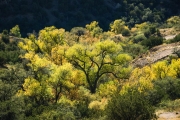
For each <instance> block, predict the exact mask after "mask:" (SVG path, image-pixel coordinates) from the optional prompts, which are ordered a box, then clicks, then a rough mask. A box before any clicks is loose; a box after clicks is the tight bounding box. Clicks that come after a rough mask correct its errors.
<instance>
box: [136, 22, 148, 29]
mask: <svg viewBox="0 0 180 120" xmlns="http://www.w3.org/2000/svg"><path fill="white" fill-rule="evenodd" d="M148 27H149V24H148V23H147V22H144V23H141V24H136V25H135V28H137V29H138V30H146V29H147V28H148Z"/></svg>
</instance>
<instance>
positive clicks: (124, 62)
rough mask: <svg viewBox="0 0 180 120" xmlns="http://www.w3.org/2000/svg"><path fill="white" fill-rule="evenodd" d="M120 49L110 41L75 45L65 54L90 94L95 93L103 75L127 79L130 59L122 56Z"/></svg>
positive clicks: (124, 55) (125, 55) (127, 56)
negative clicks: (82, 76) (78, 71)
mask: <svg viewBox="0 0 180 120" xmlns="http://www.w3.org/2000/svg"><path fill="white" fill-rule="evenodd" d="M121 52H122V47H121V45H119V44H116V43H115V42H113V41H111V40H105V41H102V42H96V43H94V44H93V45H86V46H85V45H81V44H75V45H74V46H72V47H71V48H69V49H68V51H67V52H66V56H67V59H68V61H69V62H70V63H72V64H73V65H74V67H76V68H77V69H79V70H81V71H82V72H83V73H84V75H85V77H86V82H87V84H88V88H89V89H90V91H91V93H95V92H96V88H97V87H98V84H99V80H100V78H101V77H102V76H103V75H105V74H112V75H114V76H115V77H117V78H118V77H121V78H124V77H127V73H128V72H129V71H130V67H129V65H128V62H129V61H130V60H131V57H130V56H129V55H127V54H122V53H121Z"/></svg>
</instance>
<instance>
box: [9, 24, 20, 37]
mask: <svg viewBox="0 0 180 120" xmlns="http://www.w3.org/2000/svg"><path fill="white" fill-rule="evenodd" d="M9 34H10V35H12V36H15V37H21V33H20V29H19V25H16V26H14V27H13V28H12V29H10V33H9Z"/></svg>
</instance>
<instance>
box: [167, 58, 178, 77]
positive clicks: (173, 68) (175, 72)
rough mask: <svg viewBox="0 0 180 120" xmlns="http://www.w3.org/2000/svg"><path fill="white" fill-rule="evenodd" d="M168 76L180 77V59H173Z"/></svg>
mask: <svg viewBox="0 0 180 120" xmlns="http://www.w3.org/2000/svg"><path fill="white" fill-rule="evenodd" d="M168 75H169V76H171V77H179V76H180V59H177V60H176V59H173V60H172V61H171V64H170V65H169V71H168Z"/></svg>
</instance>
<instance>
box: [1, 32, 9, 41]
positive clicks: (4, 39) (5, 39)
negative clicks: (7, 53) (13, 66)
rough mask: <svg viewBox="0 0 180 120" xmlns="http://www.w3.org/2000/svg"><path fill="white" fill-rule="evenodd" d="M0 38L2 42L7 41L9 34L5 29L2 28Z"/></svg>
mask: <svg viewBox="0 0 180 120" xmlns="http://www.w3.org/2000/svg"><path fill="white" fill-rule="evenodd" d="M1 39H2V41H3V42H4V43H9V35H8V31H7V30H3V32H2V34H1Z"/></svg>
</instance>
